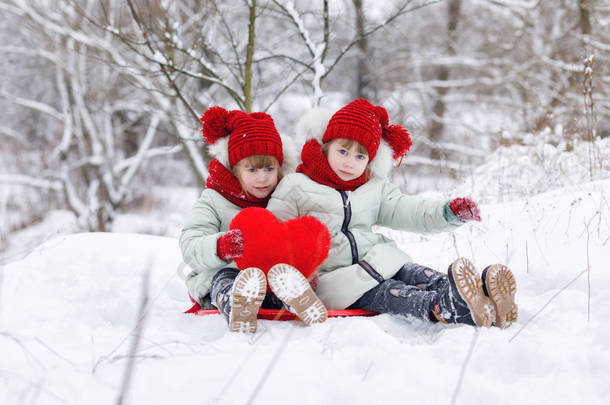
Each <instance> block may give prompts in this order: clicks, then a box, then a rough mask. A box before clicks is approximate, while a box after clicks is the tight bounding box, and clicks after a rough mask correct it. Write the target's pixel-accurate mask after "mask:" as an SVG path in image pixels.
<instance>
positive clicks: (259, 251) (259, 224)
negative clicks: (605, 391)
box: [229, 207, 330, 277]
mask: <svg viewBox="0 0 610 405" xmlns="http://www.w3.org/2000/svg"><path fill="white" fill-rule="evenodd" d="M229 228H230V229H240V230H241V232H242V235H243V238H244V252H243V254H242V256H241V257H239V258H236V259H234V260H235V263H236V264H237V267H239V268H240V269H242V270H243V269H245V268H248V267H258V268H260V269H261V270H263V271H264V272H265V274H266V273H267V271H268V270H269V269H270V268H271V267H272V266H274V265H276V264H278V263H286V264H290V265H291V266H294V267H295V268H296V269H298V270H299V271H300V272H301V273H303V275H304V276H305V277H310V276H312V275H313V274H314V273H315V272H316V270H317V269H318V266H320V264H322V262H323V261H324V260H325V259H326V258H327V257H328V251H329V249H330V234H329V233H328V228H326V225H324V224H323V223H321V222H320V221H318V220H317V219H316V218H314V217H310V216H306V217H299V218H295V219H291V220H288V221H285V222H280V221H278V219H277V218H276V217H275V215H273V214H272V213H271V212H269V211H267V210H266V209H264V208H257V207H250V208H245V209H243V210H241V211H240V212H239V214H237V215H236V216H235V218H233V220H232V221H231V224H230V226H229Z"/></svg>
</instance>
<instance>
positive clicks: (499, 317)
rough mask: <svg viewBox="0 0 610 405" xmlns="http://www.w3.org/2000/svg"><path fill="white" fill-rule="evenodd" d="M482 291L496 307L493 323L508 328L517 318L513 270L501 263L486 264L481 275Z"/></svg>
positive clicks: (515, 283)
mask: <svg viewBox="0 0 610 405" xmlns="http://www.w3.org/2000/svg"><path fill="white" fill-rule="evenodd" d="M481 279H482V280H483V291H484V292H485V295H487V296H488V297H489V298H491V301H492V302H493V304H494V306H495V308H496V320H495V322H494V325H495V326H497V327H498V328H502V329H505V328H508V327H509V326H510V325H512V323H513V322H515V321H516V320H517V314H518V307H517V304H515V293H516V292H517V282H516V281H515V276H514V275H513V272H512V271H510V269H509V268H508V267H506V266H505V265H503V264H493V265H491V266H487V267H486V268H485V270H483V274H482V275H481Z"/></svg>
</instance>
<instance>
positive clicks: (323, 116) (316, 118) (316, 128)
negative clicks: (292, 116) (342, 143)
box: [297, 107, 335, 145]
mask: <svg viewBox="0 0 610 405" xmlns="http://www.w3.org/2000/svg"><path fill="white" fill-rule="evenodd" d="M334 113H335V111H333V110H329V109H328V108H320V107H318V108H314V109H312V110H309V111H307V112H306V113H305V114H303V116H302V117H301V118H300V119H299V122H298V123H297V137H299V138H304V139H305V141H307V140H309V139H316V140H317V141H318V143H319V144H320V145H322V137H324V131H326V126H327V125H328V121H330V117H332V116H333V114H334Z"/></svg>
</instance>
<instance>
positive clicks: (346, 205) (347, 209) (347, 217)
mask: <svg viewBox="0 0 610 405" xmlns="http://www.w3.org/2000/svg"><path fill="white" fill-rule="evenodd" d="M337 191H338V192H339V193H340V194H341V199H342V200H343V214H344V217H343V224H342V225H341V232H342V233H343V234H344V235H345V236H346V237H347V240H348V241H349V245H350V248H351V251H352V264H359V265H360V267H362V268H363V269H364V271H366V272H367V273H368V274H369V275H370V276H371V277H372V278H373V279H375V281H377V282H378V283H383V281H384V278H383V276H382V275H381V274H379V273H378V272H377V271H376V270H375V269H374V268H373V266H371V265H370V264H369V263H367V262H366V261H365V260H360V261H359V260H358V246H357V245H356V239H355V238H354V234H352V232H351V231H350V230H349V229H348V226H349V223H350V221H351V220H352V204H351V203H350V201H349V195H348V194H347V193H346V192H345V191H343V190H337Z"/></svg>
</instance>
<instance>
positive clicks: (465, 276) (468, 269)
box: [448, 258, 496, 328]
mask: <svg viewBox="0 0 610 405" xmlns="http://www.w3.org/2000/svg"><path fill="white" fill-rule="evenodd" d="M448 276H449V278H450V280H452V282H453V283H454V284H455V286H456V288H457V290H458V292H459V294H460V296H461V297H462V299H463V300H464V301H465V302H466V304H467V305H468V309H470V314H471V316H472V320H473V321H474V323H475V324H476V326H483V327H486V328H489V327H490V326H491V324H492V323H493V321H494V320H495V319H496V311H495V306H494V304H493V302H492V301H491V299H490V298H489V297H487V296H485V292H484V291H483V281H482V280H481V277H479V274H478V273H477V271H476V270H475V268H474V265H473V264H472V262H471V261H470V260H468V259H464V258H459V259H457V260H456V261H455V262H453V264H452V265H451V267H450V268H449V272H448Z"/></svg>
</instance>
